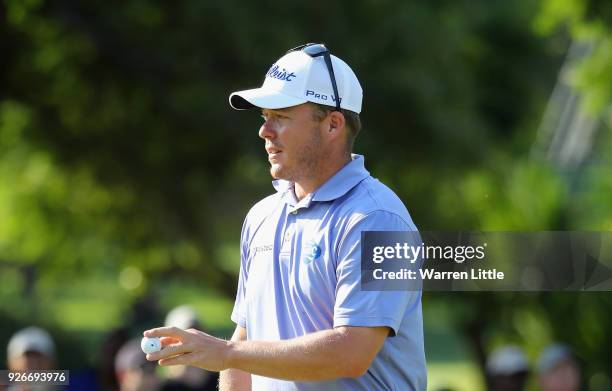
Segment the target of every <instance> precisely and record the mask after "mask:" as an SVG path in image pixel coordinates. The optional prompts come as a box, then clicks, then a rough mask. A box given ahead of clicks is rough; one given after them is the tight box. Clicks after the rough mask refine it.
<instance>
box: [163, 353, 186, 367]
mask: <svg viewBox="0 0 612 391" xmlns="http://www.w3.org/2000/svg"><path fill="white" fill-rule="evenodd" d="M192 362H193V358H192V355H191V354H190V353H188V354H181V355H180V356H174V357H170V358H164V359H161V360H159V362H158V364H159V365H162V366H170V365H191V364H192Z"/></svg>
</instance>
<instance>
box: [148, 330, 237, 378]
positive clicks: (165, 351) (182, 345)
mask: <svg viewBox="0 0 612 391" xmlns="http://www.w3.org/2000/svg"><path fill="white" fill-rule="evenodd" d="M144 336H145V337H159V338H161V343H162V350H160V351H159V352H155V353H151V354H147V360H149V361H158V362H159V365H192V366H195V367H200V368H202V369H206V370H209V371H222V370H224V369H227V368H228V367H227V365H226V362H227V356H228V352H229V347H228V341H225V340H222V339H219V338H215V337H213V336H211V335H208V334H206V333H204V332H202V331H198V330H195V329H188V330H182V329H180V328H178V327H159V328H156V329H151V330H147V331H145V332H144Z"/></svg>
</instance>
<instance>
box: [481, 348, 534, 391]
mask: <svg viewBox="0 0 612 391" xmlns="http://www.w3.org/2000/svg"><path fill="white" fill-rule="evenodd" d="M486 371H487V381H488V383H489V386H488V388H487V389H489V390H491V391H523V390H524V389H525V387H526V385H527V380H528V377H529V362H528V361H527V356H526V355H525V352H524V351H523V349H522V348H520V347H519V346H514V345H506V346H502V347H499V348H497V349H495V350H494V351H493V352H491V354H490V355H489V357H488V358H487V365H486Z"/></svg>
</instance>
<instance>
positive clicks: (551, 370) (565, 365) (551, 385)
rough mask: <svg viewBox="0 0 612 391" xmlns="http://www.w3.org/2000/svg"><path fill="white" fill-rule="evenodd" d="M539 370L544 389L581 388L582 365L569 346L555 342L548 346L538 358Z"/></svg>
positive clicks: (568, 389) (563, 390)
mask: <svg viewBox="0 0 612 391" xmlns="http://www.w3.org/2000/svg"><path fill="white" fill-rule="evenodd" d="M537 372H538V384H539V385H540V389H541V390H542V391H577V390H579V389H580V382H581V376H580V366H579V365H578V362H577V360H576V357H574V354H573V353H572V350H571V349H570V348H569V346H566V345H563V344H559V343H554V344H552V345H549V346H548V347H546V349H544V350H543V351H542V354H541V355H540V357H539V358H538V365H537Z"/></svg>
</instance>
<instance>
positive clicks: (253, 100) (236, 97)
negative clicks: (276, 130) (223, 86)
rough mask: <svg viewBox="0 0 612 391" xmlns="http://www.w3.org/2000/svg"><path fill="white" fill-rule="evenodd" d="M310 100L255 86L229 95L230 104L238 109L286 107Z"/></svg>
mask: <svg viewBox="0 0 612 391" xmlns="http://www.w3.org/2000/svg"><path fill="white" fill-rule="evenodd" d="M306 102H308V101H307V100H306V99H300V98H296V97H294V96H290V95H285V94H282V93H280V92H278V91H273V90H267V89H264V88H254V89H252V90H244V91H238V92H234V93H232V94H231V95H230V97H229V104H230V106H232V107H233V108H234V109H236V110H246V109H252V108H253V107H260V108H262V109H284V108H285V107H291V106H297V105H301V104H302V103H306Z"/></svg>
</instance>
